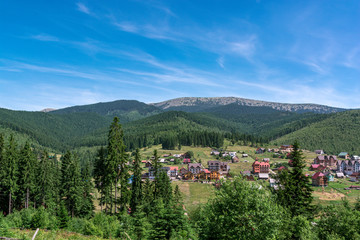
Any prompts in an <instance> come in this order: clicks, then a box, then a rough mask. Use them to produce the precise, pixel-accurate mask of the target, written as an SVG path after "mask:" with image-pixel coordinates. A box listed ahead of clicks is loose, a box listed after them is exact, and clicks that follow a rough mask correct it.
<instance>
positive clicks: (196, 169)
mask: <svg viewBox="0 0 360 240" xmlns="http://www.w3.org/2000/svg"><path fill="white" fill-rule="evenodd" d="M201 170H202V166H201V163H189V164H188V171H189V172H191V173H192V174H198V173H200V171H201Z"/></svg>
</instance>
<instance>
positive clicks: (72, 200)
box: [61, 151, 82, 217]
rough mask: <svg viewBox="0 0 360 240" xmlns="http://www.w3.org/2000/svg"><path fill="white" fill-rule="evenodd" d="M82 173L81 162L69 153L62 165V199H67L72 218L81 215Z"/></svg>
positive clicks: (63, 159) (66, 203)
mask: <svg viewBox="0 0 360 240" xmlns="http://www.w3.org/2000/svg"><path fill="white" fill-rule="evenodd" d="M81 194H82V186H81V173H80V165H79V160H78V158H77V157H76V156H74V155H73V154H72V153H70V152H69V151H67V152H66V153H65V155H64V156H63V158H62V163H61V197H62V198H63V199H65V206H66V208H67V210H68V212H69V213H70V214H71V216H72V217H75V216H76V215H78V213H79V208H80V207H81V199H82V198H81Z"/></svg>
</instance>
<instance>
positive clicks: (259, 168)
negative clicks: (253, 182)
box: [252, 161, 270, 174]
mask: <svg viewBox="0 0 360 240" xmlns="http://www.w3.org/2000/svg"><path fill="white" fill-rule="evenodd" d="M252 167H253V173H255V174H259V173H269V169H270V164H269V163H268V162H258V161H255V162H254V163H253V165H252Z"/></svg>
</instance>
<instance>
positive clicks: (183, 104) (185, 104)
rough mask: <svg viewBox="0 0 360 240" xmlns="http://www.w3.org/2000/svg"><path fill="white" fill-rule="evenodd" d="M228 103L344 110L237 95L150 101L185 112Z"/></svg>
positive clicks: (332, 111) (333, 110)
mask: <svg viewBox="0 0 360 240" xmlns="http://www.w3.org/2000/svg"><path fill="white" fill-rule="evenodd" d="M228 104H238V105H243V106H252V107H255V106H256V107H271V108H273V109H276V110H280V111H290V112H298V113H304V112H314V113H336V112H341V111H345V110H346V109H342V108H335V107H329V106H325V105H318V104H290V103H276V102H266V101H259V100H252V99H246V98H237V97H184V98H176V99H171V100H167V101H164V102H159V103H152V104H151V105H153V106H156V107H159V108H161V109H163V110H165V111H173V110H176V111H186V112H201V111H206V109H210V108H212V107H216V106H223V105H228Z"/></svg>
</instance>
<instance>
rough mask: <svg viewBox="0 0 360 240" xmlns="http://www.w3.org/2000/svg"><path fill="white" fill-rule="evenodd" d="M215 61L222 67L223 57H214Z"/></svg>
mask: <svg viewBox="0 0 360 240" xmlns="http://www.w3.org/2000/svg"><path fill="white" fill-rule="evenodd" d="M216 62H217V63H218V64H219V66H220V67H221V68H224V62H225V60H224V57H219V58H218V59H216Z"/></svg>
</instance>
